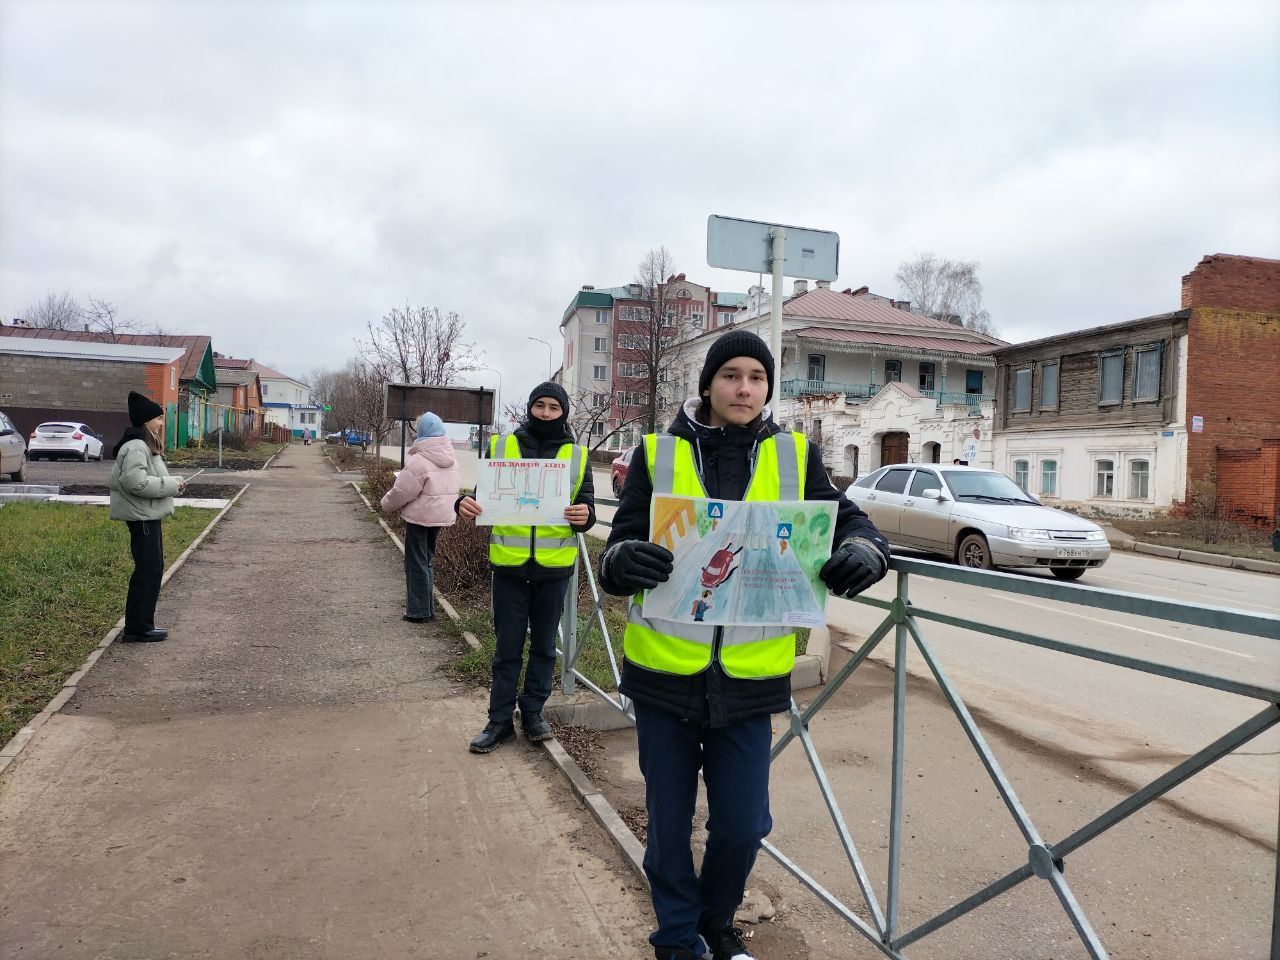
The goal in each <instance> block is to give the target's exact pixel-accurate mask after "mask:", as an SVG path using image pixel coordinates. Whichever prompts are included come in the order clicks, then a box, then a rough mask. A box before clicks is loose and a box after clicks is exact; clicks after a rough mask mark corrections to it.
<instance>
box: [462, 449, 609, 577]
mask: <svg viewBox="0 0 1280 960" xmlns="http://www.w3.org/2000/svg"><path fill="white" fill-rule="evenodd" d="M514 432H515V436H516V441H517V442H518V443H519V444H520V456H521V458H523V459H525V460H554V459H555V458H556V454H557V453H559V452H560V448H561V447H562V446H564V445H565V444H566V443H577V442H578V441H577V440H576V439H575V438H574V436H573V434H572V433H571V432H570V431H569V427H568V426H567V425H563V432H562V433H561V434H559V435H558V436H556V437H554V438H552V439H548V440H539V439H538V438H537V437H535V436H534V435H533V434H531V433H530V432H529V431H528V430H527V429H526V428H525V426H523V425H522V426H519V427H517V428H516V429H515V431H514ZM482 456H483V458H484V459H485V460H488V459H489V445H488V441H487V440H486V443H485V448H484V450H483V451H482ZM462 496H470V494H463V495H462ZM461 502H462V497H458V499H457V500H455V501H454V504H453V512H454V513H457V512H458V504H460V503H461ZM573 502H574V503H583V504H586V506H587V520H586V522H585V523H571V524H569V527H570V529H572V530H573V532H574V533H586V531H588V530H590V529H591V528H592V527H593V526H595V522H596V488H595V483H594V482H593V481H592V479H591V462H590V461H589V460H588V461H587V465H586V470H585V471H584V472H583V475H582V486H581V487H580V488H579V489H578V495H577V496H576V497H574V498H573ZM489 567H490V569H491V570H492V571H493V572H494V573H495V574H497V575H498V576H502V577H513V578H516V579H521V580H567V579H568V578H569V575H570V574H571V573H573V568H572V567H543V566H539V565H538V564H537V563H535V562H534V560H533V559H532V558H530V559H529V560H527V561H526V562H525V563H523V564H522V565H521V566H518V567H499V566H495V565H493V564H490V565H489Z"/></svg>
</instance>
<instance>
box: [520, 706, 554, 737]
mask: <svg viewBox="0 0 1280 960" xmlns="http://www.w3.org/2000/svg"><path fill="white" fill-rule="evenodd" d="M520 726H521V727H522V728H523V729H524V736H525V739H526V740H528V741H529V742H530V743H540V742H541V741H543V740H550V739H551V738H552V737H554V736H555V734H554V733H552V732H551V724H549V723H547V721H546V718H545V717H543V716H542V714H541V713H531V714H529V715H528V716H527V717H526V716H525V715H524V714H523V713H522V714H520Z"/></svg>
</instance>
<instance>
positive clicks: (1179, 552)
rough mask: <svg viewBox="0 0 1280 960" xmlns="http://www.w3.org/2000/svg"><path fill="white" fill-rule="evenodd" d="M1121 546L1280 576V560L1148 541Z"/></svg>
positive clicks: (1159, 555)
mask: <svg viewBox="0 0 1280 960" xmlns="http://www.w3.org/2000/svg"><path fill="white" fill-rule="evenodd" d="M1112 546H1113V547H1116V546H1120V548H1121V549H1123V550H1131V551H1133V552H1134V553H1145V554H1148V555H1150V556H1153V557H1165V558H1167V559H1169V560H1183V561H1185V562H1187V563H1203V564H1206V565H1208V566H1212V567H1230V568H1231V569H1233V570H1248V571H1250V572H1252V573H1270V574H1273V575H1278V576H1280V562H1276V563H1273V562H1271V561H1270V560H1253V559H1251V558H1249V557H1233V556H1231V555H1230V554H1227V553H1205V552H1204V551H1203V550H1185V549H1182V548H1180V547H1166V546H1165V545H1164V544H1162V543H1147V542H1146V541H1144V540H1134V541H1131V542H1129V543H1126V544H1124V545H1120V544H1115V543H1113V544H1112Z"/></svg>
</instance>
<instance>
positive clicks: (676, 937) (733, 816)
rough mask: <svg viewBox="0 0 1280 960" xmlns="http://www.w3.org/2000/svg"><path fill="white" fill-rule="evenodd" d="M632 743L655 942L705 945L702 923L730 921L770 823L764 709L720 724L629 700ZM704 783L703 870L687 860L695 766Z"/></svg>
mask: <svg viewBox="0 0 1280 960" xmlns="http://www.w3.org/2000/svg"><path fill="white" fill-rule="evenodd" d="M635 708H636V745H637V747H638V749H639V752H640V772H641V773H643V774H644V789H645V804H646V806H647V807H648V809H649V844H648V848H647V849H646V850H645V854H644V872H645V874H646V875H647V876H648V877H649V886H650V889H651V894H652V897H653V912H654V913H655V914H657V917H658V929H657V930H655V931H654V932H653V933H652V934H651V935H650V937H649V942H650V943H651V944H653V946H655V947H675V948H678V949H683V950H688V951H690V952H691V953H693V955H694V956H701V955H702V953H703V947H702V940H701V939H700V938H699V936H698V931H699V928H719V927H723V926H726V925H728V924H730V923H731V922H732V921H733V914H734V911H735V910H737V909H738V905H739V904H740V903H741V902H742V896H743V893H744V891H745V890H746V886H747V877H748V875H749V874H750V873H751V868H752V866H754V864H755V862H756V854H757V853H758V852H759V851H760V841H761V840H763V839H764V838H765V837H766V836H768V834H769V831H770V830H771V829H772V828H773V819H772V817H771V816H770V814H769V748H770V745H771V743H772V740H773V732H772V729H771V727H770V722H769V715H768V714H763V713H762V714H760V715H758V716H754V717H747V718H746V719H743V720H738V721H736V722H734V723H731V724H729V725H728V726H725V727H699V726H698V725H696V724H693V723H688V722H686V721H684V720H681V719H680V718H679V717H677V716H676V715H675V714H673V713H668V712H667V711H665V710H662V709H660V708H658V707H653V706H649V705H647V704H643V703H636V705H635ZM699 768H701V769H702V778H703V781H704V782H705V783H706V785H707V806H708V808H709V812H710V816H709V817H708V819H707V849H706V852H705V853H704V854H703V857H702V870H701V874H699V873H698V872H695V870H694V868H693V849H692V845H691V838H692V832H693V814H694V805H695V802H696V800H697V797H698V770H699Z"/></svg>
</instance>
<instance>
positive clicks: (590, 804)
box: [351, 480, 649, 889]
mask: <svg viewBox="0 0 1280 960" xmlns="http://www.w3.org/2000/svg"><path fill="white" fill-rule="evenodd" d="M351 486H352V488H353V489H354V490H355V492H356V495H357V496H358V497H359V498H360V499H361V500H363V501H364V504H365V506H366V507H368V508H369V510H370V511H371V512H373V513H375V514H376V512H377V511H375V510H374V509H373V504H371V503H370V502H369V498H368V497H366V496H365V495H364V491H363V490H361V489H360V486H359V484H357V483H356V482H355V481H354V480H353V481H351ZM378 523H379V524H381V526H382V529H383V530H385V531H386V532H387V536H388V537H390V538H391V542H392V543H394V544H395V545H396V547H397V548H398V549H399V550H400V552H401V553H403V552H404V544H403V543H402V542H401V541H400V538H399V537H397V536H396V535H395V534H394V533H393V532H392V531H391V528H390V527H389V526H387V523H386V521H385V520H383V519H382V517H381V516H379V517H378ZM435 597H436V599H437V600H439V601H440V606H441V607H442V608H443V609H444V611H445V612H446V613H447V614H448V615H449V617H450V618H451V619H452V620H454V621H455V622H456V621H458V620H459V617H458V612H457V611H456V610H454V608H453V606H452V605H451V604H450V603H449V602H448V601H447V600H445V598H444V597H443V596H441V594H440V591H438V590H437V591H435ZM463 635H464V636H465V637H466V638H467V642H468V643H469V644H472V645H473V646H474V647H475V649H477V650H478V649H480V641H479V640H477V639H476V638H475V636H474V635H472V634H471V633H469V632H467V633H464V634H463ZM600 706H601V707H602V708H603V709H610V708H608V707H606V706H605V705H604V704H601V705H600ZM627 726H630V723H628V724H627ZM539 746H541V747H542V749H543V751H544V752H545V753H546V754H547V756H548V757H550V758H551V762H552V763H554V764H555V765H556V767H557V768H558V769H559V770H560V772H561V774H563V775H564V778H565V779H566V780H568V781H569V785H570V786H571V787H572V788H573V792H574V795H575V796H577V797H578V799H579V800H581V801H582V803H583V804H584V805H585V806H586V807H587V809H588V810H590V811H591V815H592V816H593V817H595V819H596V822H597V823H599V824H600V827H601V829H602V830H604V832H605V834H606V836H608V837H609V839H610V840H612V841H613V845H614V846H615V847H617V849H618V851H619V852H620V853H621V854H622V856H623V857H624V858H625V859H626V861H627V863H628V865H630V867H631V869H632V870H633V871H634V872H635V875H636V876H637V877H638V878H639V879H640V881H641V882H642V883H643V884H644V885H645V888H646V889H647V888H648V886H649V880H648V878H647V877H646V876H645V873H644V847H643V846H642V845H641V843H640V841H639V840H637V839H636V835H635V834H634V833H632V832H631V828H630V827H628V826H627V825H626V823H625V821H623V819H622V817H620V816H619V815H618V811H617V810H615V809H614V808H613V806H612V804H610V803H609V801H608V800H607V799H605V796H604V794H602V793H601V792H600V790H599V788H597V787H596V785H595V784H594V783H592V782H591V778H590V777H588V776H587V775H586V774H585V773H583V772H582V768H581V767H579V766H578V764H577V763H576V762H574V759H573V757H571V756H569V754H568V753H567V752H566V751H565V749H564V747H563V746H561V744H560V741H559V740H558V739H556V738H555V737H552V738H551V739H550V740H543V741H541V742H540V744H539Z"/></svg>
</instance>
